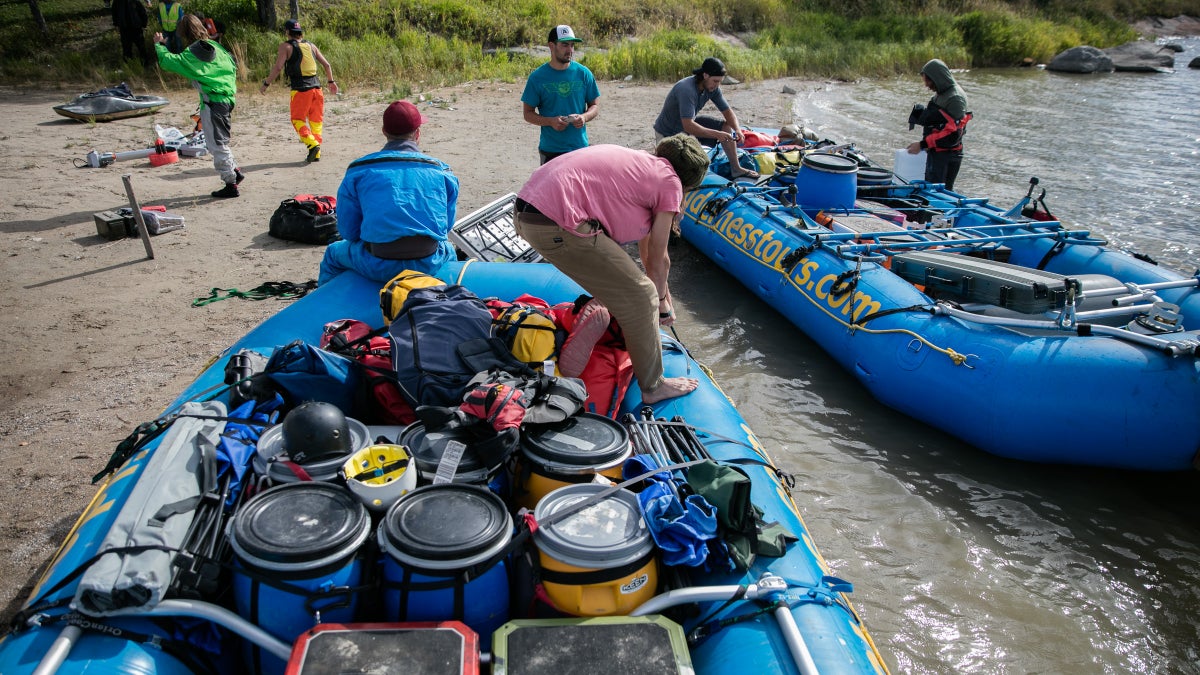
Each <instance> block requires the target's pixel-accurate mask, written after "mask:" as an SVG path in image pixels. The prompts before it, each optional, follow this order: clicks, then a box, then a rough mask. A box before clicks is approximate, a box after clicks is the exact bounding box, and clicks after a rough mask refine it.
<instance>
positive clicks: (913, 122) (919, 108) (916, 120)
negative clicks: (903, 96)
mask: <svg viewBox="0 0 1200 675" xmlns="http://www.w3.org/2000/svg"><path fill="white" fill-rule="evenodd" d="M924 114H925V106H923V105H921V104H920V103H918V104H916V105H914V106H913V109H912V112H910V113H908V130H909V131H912V130H913V127H915V126H917V125H918V124H920V123H921V115H924Z"/></svg>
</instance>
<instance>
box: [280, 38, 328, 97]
mask: <svg viewBox="0 0 1200 675" xmlns="http://www.w3.org/2000/svg"><path fill="white" fill-rule="evenodd" d="M288 44H289V45H291V46H292V55H291V56H289V57H288V60H287V63H285V64H284V66H283V72H285V73H287V76H288V80H289V81H290V83H291V85H290V86H291V87H292V89H293V90H295V91H308V90H309V89H317V88H319V87H320V86H321V81H320V80H318V79H317V60H316V59H315V58H313V46H312V43H311V42H309V41H308V40H288Z"/></svg>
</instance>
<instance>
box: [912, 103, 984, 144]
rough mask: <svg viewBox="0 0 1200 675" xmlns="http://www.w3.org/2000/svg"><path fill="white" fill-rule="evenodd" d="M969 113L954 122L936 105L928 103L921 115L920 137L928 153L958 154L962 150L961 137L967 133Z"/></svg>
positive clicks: (969, 119)
mask: <svg viewBox="0 0 1200 675" xmlns="http://www.w3.org/2000/svg"><path fill="white" fill-rule="evenodd" d="M971 117H972V115H971V113H970V112H967V113H966V114H964V115H963V118H962V119H961V120H956V119H954V118H953V117H951V116H950V114H949V113H947V112H946V111H945V110H943V109H942V108H941V106H938V105H937V104H936V103H933V102H930V104H929V106H928V107H927V108H925V112H924V114H922V115H921V119H920V123H921V135H922V136H923V137H924V139H925V146H926V149H928V150H929V151H930V152H959V151H961V150H962V142H963V136H964V135H966V133H967V122H970V121H971Z"/></svg>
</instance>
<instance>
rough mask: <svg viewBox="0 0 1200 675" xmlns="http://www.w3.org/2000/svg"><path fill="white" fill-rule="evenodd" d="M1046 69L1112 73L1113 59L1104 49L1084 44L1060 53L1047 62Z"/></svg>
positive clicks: (1061, 71) (1065, 71)
mask: <svg viewBox="0 0 1200 675" xmlns="http://www.w3.org/2000/svg"><path fill="white" fill-rule="evenodd" d="M1046 70H1053V71H1056V72H1060V73H1111V72H1112V71H1113V61H1112V58H1111V57H1109V55H1108V54H1105V53H1104V52H1103V51H1102V50H1099V49H1096V48H1095V47H1090V46H1088V45H1084V46H1082V47H1071V48H1070V49H1068V50H1066V51H1065V52H1061V53H1059V54H1058V55H1056V56H1055V57H1054V58H1052V59H1050V63H1048V64H1046Z"/></svg>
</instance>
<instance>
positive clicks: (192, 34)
mask: <svg viewBox="0 0 1200 675" xmlns="http://www.w3.org/2000/svg"><path fill="white" fill-rule="evenodd" d="M179 32H180V36H181V37H182V38H183V40H184V42H186V43H188V46H187V48H186V49H184V50H183V52H181V53H179V54H172V53H171V52H170V50H168V49H167V47H166V38H164V37H163V34H162V33H155V34H154V51H155V53H156V54H157V55H158V65H159V67H161V68H162V69H163V70H166V71H169V72H172V73H176V74H177V75H182V76H184V77H186V78H188V79H189V80H191V81H192V86H194V87H196V89H198V90H199V91H200V128H201V129H203V130H204V145H205V147H207V148H208V152H209V154H211V155H212V158H213V166H214V167H215V168H216V170H217V173H219V174H221V180H223V181H225V187H223V188H221V189H220V190H214V191H213V193H212V196H213V197H215V198H217V199H225V198H229V197H237V196H238V184H240V183H241V182H242V179H243V178H245V176H244V175H242V171H241V169H239V168H238V167H237V164H236V162H234V161H233V153H232V152H230V150H229V126H230V115H231V114H232V113H233V106H234V103H235V101H234V99H235V98H236V96H237V63H235V62H234V60H233V56H231V55H230V54H229V52H227V51H225V48H224V47H222V46H221V45H220V44H218V43H217V42H216V41H215V40H211V39H209V35H208V31H207V30H206V29H205V28H204V24H202V23H201V22H200V19H198V18H196V16H195V15H194V14H185V15H184V17H183V18H182V19H180V21H179Z"/></svg>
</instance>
